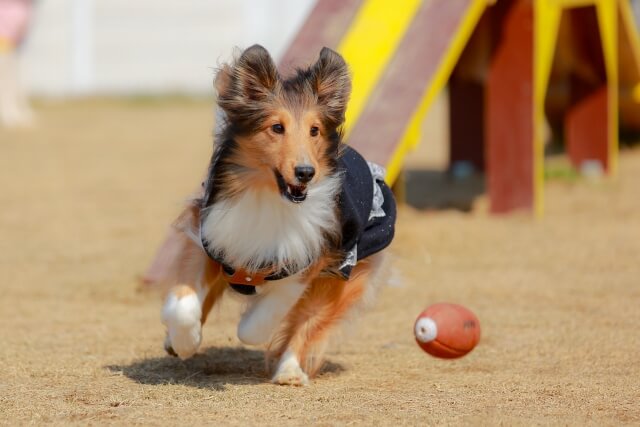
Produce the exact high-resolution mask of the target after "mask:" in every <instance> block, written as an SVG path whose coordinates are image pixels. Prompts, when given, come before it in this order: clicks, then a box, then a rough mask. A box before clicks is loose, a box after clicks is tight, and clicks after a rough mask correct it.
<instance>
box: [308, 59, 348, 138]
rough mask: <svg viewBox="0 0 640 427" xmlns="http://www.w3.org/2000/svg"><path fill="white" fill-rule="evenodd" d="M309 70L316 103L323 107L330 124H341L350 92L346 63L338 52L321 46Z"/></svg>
mask: <svg viewBox="0 0 640 427" xmlns="http://www.w3.org/2000/svg"><path fill="white" fill-rule="evenodd" d="M311 71H312V75H313V84H314V90H315V92H316V95H317V96H318V104H320V105H321V106H322V107H323V109H324V114H325V116H326V118H327V120H328V121H329V123H330V124H331V125H332V126H336V127H337V126H339V125H341V124H342V122H344V113H345V111H346V109H347V103H348V102H349V95H350V94H351V77H350V76H349V67H347V63H346V62H345V61H344V59H343V58H342V56H340V54H339V53H337V52H334V51H333V50H331V49H329V48H328V47H323V48H322V50H321V51H320V57H319V58H318V61H317V62H316V63H315V64H314V65H313V67H311Z"/></svg>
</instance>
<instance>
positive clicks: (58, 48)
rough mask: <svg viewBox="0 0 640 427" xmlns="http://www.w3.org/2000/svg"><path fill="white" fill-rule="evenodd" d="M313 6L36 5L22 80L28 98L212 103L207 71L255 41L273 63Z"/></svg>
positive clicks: (282, 0) (160, 0)
mask: <svg viewBox="0 0 640 427" xmlns="http://www.w3.org/2000/svg"><path fill="white" fill-rule="evenodd" d="M3 1H6V0H3ZM313 4H314V1H313V0H278V1H277V2H268V1H266V2H265V1H260V0H238V1H234V0H217V1H199V0H187V1H181V2H174V1H168V0H140V1H136V2H133V3H132V2H130V1H126V0H115V1H99V0H55V1H48V0H44V1H36V2H35V3H34V9H33V13H32V16H31V22H30V28H29V31H28V35H27V37H26V40H25V41H24V46H22V47H21V50H22V52H21V55H22V56H23V58H22V64H21V74H22V75H23V78H24V83H25V85H26V86H27V87H28V88H29V90H30V92H31V93H32V94H33V95H34V96H47V97H65V96H67V97H68V96H83V95H84V96H86V95H140V94H151V95H162V94H188V95H198V96H206V95H211V88H212V86H211V80H212V76H213V70H214V69H215V68H216V67H217V65H218V64H219V63H220V62H221V61H227V60H229V58H231V55H232V52H233V48H234V47H236V46H238V47H248V46H250V45H251V44H253V43H255V42H256V41H260V43H262V44H263V45H264V46H265V47H267V48H268V49H269V51H270V52H272V54H273V55H274V56H275V57H276V58H279V57H280V56H281V55H282V54H283V53H284V49H285V48H286V47H287V44H288V43H289V42H290V41H291V39H292V37H293V36H294V35H295V33H296V32H297V30H298V28H299V27H300V25H301V24H302V23H303V22H304V19H305V18H306V15H307V14H308V13H309V11H310V10H311V7H312V6H313Z"/></svg>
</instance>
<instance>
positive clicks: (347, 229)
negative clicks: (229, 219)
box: [200, 146, 396, 295]
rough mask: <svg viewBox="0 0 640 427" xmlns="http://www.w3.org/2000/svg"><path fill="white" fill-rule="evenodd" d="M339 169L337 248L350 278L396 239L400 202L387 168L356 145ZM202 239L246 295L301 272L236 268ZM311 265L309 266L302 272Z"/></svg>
mask: <svg viewBox="0 0 640 427" xmlns="http://www.w3.org/2000/svg"><path fill="white" fill-rule="evenodd" d="M338 172H339V173H342V176H343V183H342V188H341V191H340V194H339V195H338V210H339V218H340V223H341V226H342V241H341V245H340V248H336V249H340V250H341V251H342V252H343V253H344V258H343V260H342V262H341V264H340V266H339V268H338V271H339V273H340V275H341V276H342V278H343V279H344V280H347V279H349V276H350V275H351V270H352V269H353V267H354V266H355V265H356V264H357V262H358V261H359V260H361V259H364V258H366V257H368V256H370V255H373V254H374V253H376V252H379V251H381V250H382V249H384V248H386V247H387V246H388V245H389V244H390V243H391V241H392V240H393V236H394V231H395V220H396V204H395V199H394V197H393V193H392V192H391V189H390V188H389V187H388V186H387V184H386V183H385V182H384V174H385V172H384V169H383V168H382V167H381V166H379V165H376V164H375V163H371V162H367V161H366V160H365V159H364V158H363V157H362V156H361V155H360V154H359V153H358V152H357V151H356V150H354V149H353V148H351V147H349V146H345V147H344V150H343V153H342V156H340V158H339V159H338ZM200 241H201V243H202V247H203V249H204V250H205V252H206V253H207V255H209V257H210V258H211V259H213V260H214V261H217V262H219V263H220V264H221V265H222V271H223V273H224V276H225V279H226V280H227V281H228V282H229V285H230V286H231V288H233V289H234V290H235V291H237V292H239V293H241V294H244V295H252V294H255V293H256V289H255V287H256V286H259V285H262V284H264V283H266V282H268V281H274V280H280V279H284V278H285V277H288V276H290V275H293V274H296V273H298V272H299V271H292V270H291V269H288V268H284V269H281V270H275V269H274V268H273V267H272V266H269V265H265V266H264V268H262V269H260V270H259V271H258V272H249V271H248V270H246V269H244V268H233V267H232V266H230V265H228V264H227V263H226V262H225V259H224V252H222V251H220V250H215V249H214V248H211V247H209V244H208V242H207V240H206V239H205V238H203V237H202V236H200ZM307 267H309V266H306V267H305V268H303V269H301V270H300V271H303V270H305V269H306V268H307Z"/></svg>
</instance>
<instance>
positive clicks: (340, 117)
mask: <svg viewBox="0 0 640 427" xmlns="http://www.w3.org/2000/svg"><path fill="white" fill-rule="evenodd" d="M215 86H216V89H217V91H218V105H219V107H220V108H222V110H223V111H224V112H225V114H226V118H227V120H228V123H227V127H226V132H227V136H226V138H227V140H228V141H231V142H229V143H228V144H231V145H229V150H228V151H227V152H224V153H222V154H218V157H216V156H214V160H213V161H215V165H216V166H215V168H212V170H210V174H212V175H210V176H209V178H208V179H210V180H215V182H216V191H218V193H216V194H214V195H213V196H212V195H210V194H209V195H207V194H200V195H199V197H200V198H197V199H194V200H193V201H192V202H191V203H190V204H189V205H188V206H187V207H186V208H185V210H184V212H183V213H182V214H181V215H180V217H179V219H178V220H177V221H176V224H175V230H176V231H175V232H174V235H173V237H171V238H170V239H172V240H173V243H171V241H168V243H167V245H169V246H168V247H170V246H171V245H172V244H173V245H176V246H178V247H179V248H178V250H177V251H176V253H177V257H176V259H175V260H174V261H173V262H172V263H171V267H170V268H169V269H168V270H167V271H164V272H163V276H164V277H165V278H169V281H173V282H174V283H178V284H179V285H178V286H174V287H173V288H171V289H170V290H169V296H172V297H173V299H172V300H171V301H173V302H172V304H174V305H177V304H179V303H177V302H176V301H179V300H180V299H181V298H185V297H192V298H193V297H194V296H197V298H198V301H199V304H200V307H199V308H197V309H196V308H194V307H193V306H192V305H189V304H187V303H185V304H184V306H183V307H181V309H183V312H181V313H183V314H184V316H185V318H192V317H193V315H194V313H195V314H199V313H198V310H200V311H201V317H200V319H201V323H202V324H204V322H205V321H206V319H207V317H208V314H209V312H210V310H211V308H212V307H213V306H214V305H215V304H216V302H217V301H218V300H219V299H220V297H221V296H222V294H223V293H224V291H225V290H226V289H227V287H228V286H227V283H226V282H225V280H224V279H223V275H222V274H221V265H220V264H219V263H218V262H216V261H214V260H212V259H211V258H209V256H208V255H207V254H206V252H205V251H203V249H202V247H200V246H199V245H198V243H197V242H196V241H194V236H196V237H197V236H199V232H198V231H197V230H199V227H200V224H201V221H200V220H201V218H200V215H201V214H202V210H201V209H202V207H208V206H209V205H211V204H213V203H215V200H216V197H218V198H223V199H229V198H233V197H236V196H237V195H238V194H242V192H243V191H247V190H250V191H254V192H255V191H273V192H280V191H281V189H280V188H279V187H278V182H277V180H276V179H274V170H276V171H278V172H279V173H280V174H281V175H282V177H283V178H284V180H285V181H286V182H287V183H293V182H295V181H296V177H295V175H294V170H295V168H296V166H297V165H300V164H305V165H310V166H312V167H313V168H314V169H315V171H316V173H315V175H314V176H313V180H312V181H311V182H310V184H313V183H314V182H319V181H321V180H323V179H325V178H327V176H329V175H331V174H333V173H335V170H334V167H335V164H336V159H337V156H338V155H339V153H338V149H339V145H340V126H341V125H342V123H343V121H344V112H345V108H346V104H347V101H348V97H349V92H350V78H349V75H348V70H347V67H346V64H345V63H344V61H343V60H342V58H341V57H340V56H339V55H338V54H336V53H335V52H332V51H330V50H328V49H324V50H323V51H322V52H321V54H320V58H319V59H318V61H317V62H316V63H315V64H314V65H312V66H311V67H309V68H308V69H304V70H298V72H297V75H296V76H294V77H292V78H289V79H286V80H285V79H282V78H281V77H280V76H279V74H278V72H277V70H276V68H275V65H274V64H273V61H272V60H271V58H270V56H269V55H268V53H267V52H266V50H264V49H263V48H262V47H260V46H253V47H251V48H249V49H247V50H246V51H244V52H243V54H242V55H241V56H240V58H239V59H238V60H237V61H236V62H235V63H233V64H230V65H225V66H223V67H222V68H221V69H220V71H219V72H218V75H217V77H216V81H215ZM276 124H277V125H281V126H282V127H283V128H284V129H285V131H284V132H277V131H276V130H274V127H273V126H274V125H276ZM223 143H224V142H223ZM223 148H224V147H223ZM213 169H215V171H214V170H213ZM214 173H215V174H216V175H215V176H213V174H214ZM206 197H209V198H210V200H203V199H205V198H206ZM255 214H256V215H259V213H255ZM336 228H337V227H336ZM340 233H341V231H340V230H339V229H336V230H334V231H332V232H330V233H325V234H326V235H325V236H320V235H319V237H322V238H323V239H326V240H327V242H326V243H325V245H326V248H325V249H324V251H323V252H322V253H321V254H320V256H318V257H317V258H316V259H315V260H314V262H313V263H312V264H311V265H310V266H309V267H307V268H306V269H305V271H304V273H302V274H301V276H300V280H301V281H302V284H303V285H304V289H305V290H304V291H303V293H302V296H301V297H300V298H299V299H298V300H297V302H295V301H294V302H293V307H292V308H291V309H290V310H289V312H288V313H287V314H286V316H285V318H284V320H283V321H282V322H281V325H280V327H279V328H278V329H277V330H276V331H275V333H274V334H273V336H272V337H271V340H270V343H269V345H268V352H267V360H268V361H274V362H276V363H275V365H276V372H275V374H274V377H273V382H276V383H280V384H294V385H300V384H305V383H306V382H307V379H308V376H313V375H315V374H316V373H317V372H318V370H319V369H320V367H321V366H322V362H323V358H322V352H323V351H324V347H325V345H324V343H325V341H326V339H327V338H328V335H329V332H330V331H331V330H332V329H333V328H334V327H335V326H336V325H337V324H338V323H339V322H340V320H342V319H343V318H344V316H345V315H346V314H347V313H348V312H349V311H350V309H351V308H353V307H354V306H355V305H356V304H357V303H358V302H359V301H361V300H362V297H363V295H364V294H365V290H366V287H367V283H368V279H369V278H370V276H371V273H372V272H373V270H374V269H375V264H376V263H375V262H373V261H371V260H369V259H367V260H364V261H361V262H359V263H358V264H357V265H356V266H355V268H354V270H353V272H352V274H351V276H350V279H349V280H343V279H341V278H338V277H337V276H335V277H334V276H331V275H330V274H327V272H329V271H333V270H335V268H336V263H337V262H338V261H339V260H340V259H341V254H340V253H337V251H336V250H335V249H330V248H336V247H339V245H338V244H336V242H339V239H340ZM372 258H376V257H372ZM273 286H278V283H277V282H273ZM185 307H186V308H185ZM189 316H191V317H189ZM193 328H195V329H193ZM193 328H192V329H188V330H189V331H190V333H192V334H193V336H194V337H199V336H200V335H199V334H196V332H198V331H199V329H197V326H196V325H193ZM194 331H195V332H194ZM265 338H269V337H265ZM198 339H199V338H198ZM169 344H170V343H169ZM169 344H168V345H169ZM197 345H199V341H198V343H196V344H195V347H194V348H196V349H197ZM182 350H183V351H178V354H179V355H180V356H181V357H188V356H189V355H191V354H193V352H194V351H195V350H194V349H193V348H187V349H182ZM168 351H170V352H173V349H171V348H170V347H168ZM301 368H302V369H301Z"/></svg>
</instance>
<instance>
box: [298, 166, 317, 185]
mask: <svg viewBox="0 0 640 427" xmlns="http://www.w3.org/2000/svg"><path fill="white" fill-rule="evenodd" d="M294 171H295V173H296V178H298V181H300V182H301V183H302V184H306V183H307V182H309V181H311V180H312V179H313V176H314V175H315V174H316V170H315V168H314V167H313V166H309V165H302V166H296V167H295V169H294Z"/></svg>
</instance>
